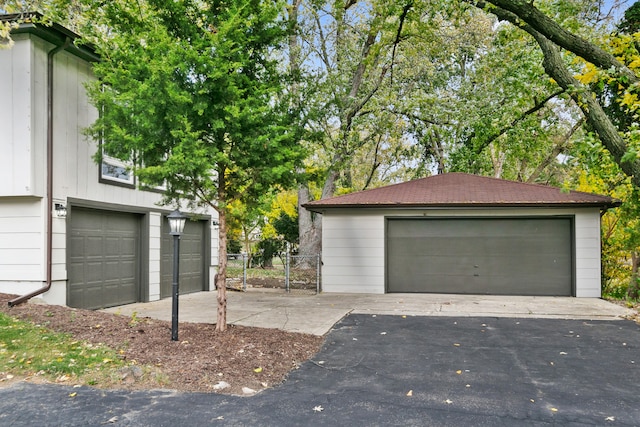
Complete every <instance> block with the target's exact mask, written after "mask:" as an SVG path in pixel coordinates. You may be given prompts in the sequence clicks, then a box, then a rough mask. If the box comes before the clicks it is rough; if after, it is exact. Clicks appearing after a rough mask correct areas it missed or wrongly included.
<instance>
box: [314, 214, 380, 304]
mask: <svg viewBox="0 0 640 427" xmlns="http://www.w3.org/2000/svg"><path fill="white" fill-rule="evenodd" d="M322 239H323V249H322V262H323V267H322V290H323V291H324V292H348V293H373V294H382V293H384V218H383V217H382V216H379V215H366V214H352V215H340V214H336V215H334V214H331V213H328V214H324V215H323V219H322Z"/></svg>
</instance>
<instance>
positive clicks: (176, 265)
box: [167, 209, 187, 341]
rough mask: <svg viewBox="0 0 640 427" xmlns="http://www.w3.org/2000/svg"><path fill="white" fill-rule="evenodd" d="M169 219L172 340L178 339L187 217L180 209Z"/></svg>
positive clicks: (168, 217) (169, 216)
mask: <svg viewBox="0 0 640 427" xmlns="http://www.w3.org/2000/svg"><path fill="white" fill-rule="evenodd" d="M167 220H169V234H171V235H172V236H173V288H172V292H171V295H172V308H171V341H178V278H179V276H180V236H181V235H182V232H183V231H184V224H185V222H186V221H187V217H186V216H185V215H183V214H182V212H180V211H179V210H177V209H176V210H175V211H173V212H171V213H170V214H169V215H168V216H167Z"/></svg>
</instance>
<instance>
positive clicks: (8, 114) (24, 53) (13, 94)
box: [0, 37, 35, 196]
mask: <svg viewBox="0 0 640 427" xmlns="http://www.w3.org/2000/svg"><path fill="white" fill-rule="evenodd" d="M30 54H31V45H30V43H29V39H28V38H25V37H18V38H16V44H15V45H14V47H13V48H12V49H1V50H0V63H2V64H3V66H2V67H0V93H1V94H2V96H3V97H7V98H8V99H6V100H5V102H3V103H1V104H0V128H1V129H2V133H1V134H0V148H1V152H2V155H1V156H0V196H3V195H5V196H8V195H31V194H34V193H33V192H34V190H35V188H34V183H33V182H32V176H31V174H32V169H31V164H30V161H31V126H30V119H31V114H30V87H31V85H30V78H31V58H30ZM7 64H8V65H10V66H7Z"/></svg>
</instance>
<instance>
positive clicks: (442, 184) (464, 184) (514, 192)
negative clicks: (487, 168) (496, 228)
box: [303, 173, 620, 212]
mask: <svg viewBox="0 0 640 427" xmlns="http://www.w3.org/2000/svg"><path fill="white" fill-rule="evenodd" d="M619 205H620V202H619V201H618V200H615V199H612V198H611V197H607V196H600V195H597V194H590V193H583V192H580V191H562V190H560V189H559V188H555V187H549V186H545V185H538V184H525V183H521V182H514V181H506V180H503V179H497V178H488V177H484V176H478V175H470V174H466V173H447V174H443V175H434V176H430V177H427V178H422V179H416V180H414V181H409V182H404V183H401V184H394V185H389V186H386V187H381V188H375V189H371V190H365V191H359V192H357V193H351V194H345V195H342V196H336V197H331V198H329V199H323V200H316V201H313V202H309V203H306V204H305V205H303V206H304V207H305V208H306V209H309V210H311V211H316V212H318V211H323V210H324V209H326V208H347V207H348V208H353V207H357V208H373V207H513V206H521V207H541V206H551V207H554V206H558V207H559V206H563V207H566V206H593V207H600V208H603V209H605V208H610V207H615V206H619Z"/></svg>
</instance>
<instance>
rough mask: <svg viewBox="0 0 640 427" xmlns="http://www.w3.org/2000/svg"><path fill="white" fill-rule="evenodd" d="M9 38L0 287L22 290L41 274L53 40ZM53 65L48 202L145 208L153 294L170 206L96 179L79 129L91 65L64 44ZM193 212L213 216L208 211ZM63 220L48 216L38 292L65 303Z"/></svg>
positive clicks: (1, 64) (89, 111) (0, 136)
mask: <svg viewBox="0 0 640 427" xmlns="http://www.w3.org/2000/svg"><path fill="white" fill-rule="evenodd" d="M14 40H15V45H14V46H13V47H12V48H11V49H4V50H1V49H0V94H2V98H1V99H2V101H0V129H2V130H3V131H2V132H0V152H2V155H0V292H7V293H14V294H25V293H28V292H31V291H33V290H36V289H39V288H40V287H42V286H43V285H44V281H45V280H46V271H45V269H46V254H45V252H46V249H45V248H46V217H47V214H48V206H49V202H48V201H47V195H46V133H47V119H46V117H47V114H46V104H47V93H46V81H47V66H46V64H47V53H48V52H49V51H50V50H51V49H52V48H53V47H54V46H53V45H52V44H50V43H48V42H46V41H43V40H42V39H40V38H38V37H35V36H33V35H31V34H18V35H16V36H15V37H14ZM53 72H54V106H53V114H54V115H53V119H54V124H53V144H54V156H53V161H54V167H53V172H54V173H53V195H52V200H51V203H52V204H53V203H61V204H63V205H66V206H67V208H68V209H69V211H70V212H72V208H73V206H85V207H92V208H97V209H100V208H103V207H104V208H108V209H116V210H121V211H124V212H127V211H132V212H146V214H147V215H148V221H146V224H148V227H149V228H148V230H146V232H145V233H144V234H145V235H146V236H148V245H145V246H148V250H149V252H148V254H146V256H145V257H144V258H145V259H147V260H148V264H146V266H148V271H147V273H148V284H149V288H148V297H149V299H150V300H154V299H158V298H159V297H160V242H161V235H160V234H161V232H160V230H161V222H160V221H162V216H161V212H162V210H165V211H166V210H173V207H171V208H170V207H162V206H159V205H158V203H159V202H160V199H161V195H160V194H159V193H157V192H149V191H138V190H134V189H131V188H126V187H121V186H116V185H110V184H105V183H100V182H99V170H100V169H99V165H98V164H97V163H95V162H94V161H93V155H94V154H95V153H96V152H97V150H98V144H97V143H96V142H95V141H89V140H87V138H86V137H85V136H84V135H83V129H85V128H86V127H88V126H89V125H90V124H91V123H93V121H95V119H96V118H97V116H98V115H97V111H96V109H95V108H94V107H93V106H91V104H90V103H89V99H88V97H87V94H86V91H85V87H84V85H85V83H86V82H88V81H90V80H92V79H93V78H94V77H93V74H92V71H91V65H90V64H89V63H87V62H86V61H84V60H82V59H80V58H78V57H76V56H74V55H73V54H71V53H69V52H66V51H62V52H59V53H57V54H56V55H55V56H54V70H53ZM16 196H20V197H16ZM187 211H188V210H185V212H187ZM198 213H201V214H208V215H211V216H216V215H215V213H214V212H213V211H212V210H203V211H200V212H198ZM68 220H69V219H68V218H67V219H65V218H56V217H54V218H53V251H52V264H53V265H52V279H53V280H52V288H51V290H50V291H48V292H47V293H45V294H43V295H42V298H43V299H44V300H45V301H47V302H49V303H52V304H62V305H64V304H66V280H67V271H66V244H67V239H66V232H67V221H68ZM212 231H213V230H212ZM217 246H218V243H217V233H211V248H212V250H211V253H212V254H214V253H217ZM216 259H217V258H216ZM210 268H211V269H212V270H214V269H215V267H214V266H213V265H212V266H211V267H210ZM213 274H215V272H214V273H213ZM213 274H212V275H211V277H213Z"/></svg>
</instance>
